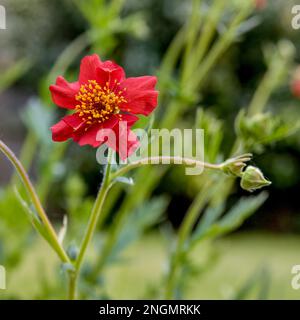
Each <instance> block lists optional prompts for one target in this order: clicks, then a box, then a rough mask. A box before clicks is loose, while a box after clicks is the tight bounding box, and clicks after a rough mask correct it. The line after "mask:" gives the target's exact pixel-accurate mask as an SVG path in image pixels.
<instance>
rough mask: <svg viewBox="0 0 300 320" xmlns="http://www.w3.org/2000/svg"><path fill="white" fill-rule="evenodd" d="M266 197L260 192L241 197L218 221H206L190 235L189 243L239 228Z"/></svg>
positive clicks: (192, 243)
mask: <svg viewBox="0 0 300 320" xmlns="http://www.w3.org/2000/svg"><path fill="white" fill-rule="evenodd" d="M267 197H268V194H267V193H266V192H262V193H260V194H259V195H257V196H251V197H243V198H241V199H240V200H239V201H238V202H237V203H236V204H235V205H234V206H233V207H232V208H231V209H230V210H229V211H228V213H227V214H225V215H224V216H223V218H221V219H220V220H219V221H218V222H215V223H213V224H211V225H209V223H206V224H207V226H208V227H207V228H201V229H200V231H199V230H198V232H196V233H195V234H194V235H193V236H192V239H191V242H190V245H191V246H193V245H195V244H197V243H198V242H199V241H202V240H204V239H211V238H216V237H218V236H221V235H224V234H227V233H229V232H231V231H233V230H235V229H237V228H239V227H240V226H241V225H242V224H243V222H244V221H245V220H246V219H247V218H248V217H250V216H251V215H252V214H253V213H254V212H255V211H256V210H257V209H258V208H259V207H260V206H261V205H262V204H263V203H264V202H265V200H266V199H267ZM218 213H219V212H217V214H218ZM217 214H216V213H215V215H217Z"/></svg>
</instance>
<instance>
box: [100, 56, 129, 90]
mask: <svg viewBox="0 0 300 320" xmlns="http://www.w3.org/2000/svg"><path fill="white" fill-rule="evenodd" d="M124 79H125V72H124V69H123V68H122V67H120V66H119V65H117V64H116V63H114V62H113V61H110V60H107V61H104V62H103V63H102V65H101V66H100V67H99V68H98V69H97V82H98V83H99V84H100V85H101V86H105V85H106V83H107V82H108V83H109V88H111V89H112V90H113V89H114V88H115V87H117V86H118V83H119V82H122V81H123V80H124Z"/></svg>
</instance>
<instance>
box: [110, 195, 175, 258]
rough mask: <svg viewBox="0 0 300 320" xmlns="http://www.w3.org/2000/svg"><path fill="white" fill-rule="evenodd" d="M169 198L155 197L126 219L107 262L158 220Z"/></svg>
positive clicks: (117, 255)
mask: <svg viewBox="0 0 300 320" xmlns="http://www.w3.org/2000/svg"><path fill="white" fill-rule="evenodd" d="M168 203H169V200H168V199H167V198H166V197H164V196H160V197H156V198H153V199H151V200H149V201H147V202H145V203H144V204H143V205H142V206H140V207H139V208H138V209H137V210H136V211H135V212H134V213H133V214H132V215H131V216H130V217H129V219H128V220H127V223H126V224H125V225H124V227H123V229H122V230H121V232H120V234H119V238H118V241H117V242H116V244H115V247H114V248H113V249H112V251H111V254H110V257H109V259H107V261H108V263H112V262H114V261H116V260H117V259H118V258H119V255H120V253H121V252H122V251H123V250H124V249H125V248H127V247H128V246H129V245H130V244H131V243H132V242H134V241H136V240H137V239H139V238H140V236H141V235H142V234H143V233H144V231H145V230H147V229H149V228H151V227H152V226H153V225H155V224H156V223H158V222H159V220H160V219H161V217H162V214H163V213H164V212H165V210H166V207H167V205H168Z"/></svg>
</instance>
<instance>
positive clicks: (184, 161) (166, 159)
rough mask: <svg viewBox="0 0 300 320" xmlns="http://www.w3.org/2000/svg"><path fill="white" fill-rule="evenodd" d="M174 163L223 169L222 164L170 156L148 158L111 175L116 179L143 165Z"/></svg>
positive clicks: (130, 164)
mask: <svg viewBox="0 0 300 320" xmlns="http://www.w3.org/2000/svg"><path fill="white" fill-rule="evenodd" d="M174 163H180V164H185V165H194V166H196V167H204V168H206V169H216V170H220V169H221V168H222V163H221V164H212V163H207V162H203V161H199V160H195V159H190V158H184V157H179V156H175V157H170V156H156V157H148V158H143V159H140V160H137V161H134V162H131V163H129V164H128V165H127V166H125V167H123V168H121V169H119V170H118V171H116V172H114V173H113V174H112V175H111V178H112V179H114V178H116V177H119V176H123V175H124V174H126V173H127V172H128V171H131V170H132V169H134V168H138V167H140V166H142V165H148V164H174Z"/></svg>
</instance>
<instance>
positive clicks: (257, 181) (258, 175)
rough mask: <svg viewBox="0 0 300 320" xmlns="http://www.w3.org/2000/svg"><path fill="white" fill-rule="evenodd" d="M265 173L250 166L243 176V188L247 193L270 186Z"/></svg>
mask: <svg viewBox="0 0 300 320" xmlns="http://www.w3.org/2000/svg"><path fill="white" fill-rule="evenodd" d="M270 184H271V182H270V181H268V180H267V179H266V178H265V177H264V175H263V173H262V172H261V171H260V170H259V169H258V168H256V167H253V166H248V167H247V168H246V170H245V171H244V172H243V174H242V179H241V187H242V188H243V189H244V190H247V191H250V192H252V191H254V190H256V189H260V188H262V187H265V186H268V185H270Z"/></svg>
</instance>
